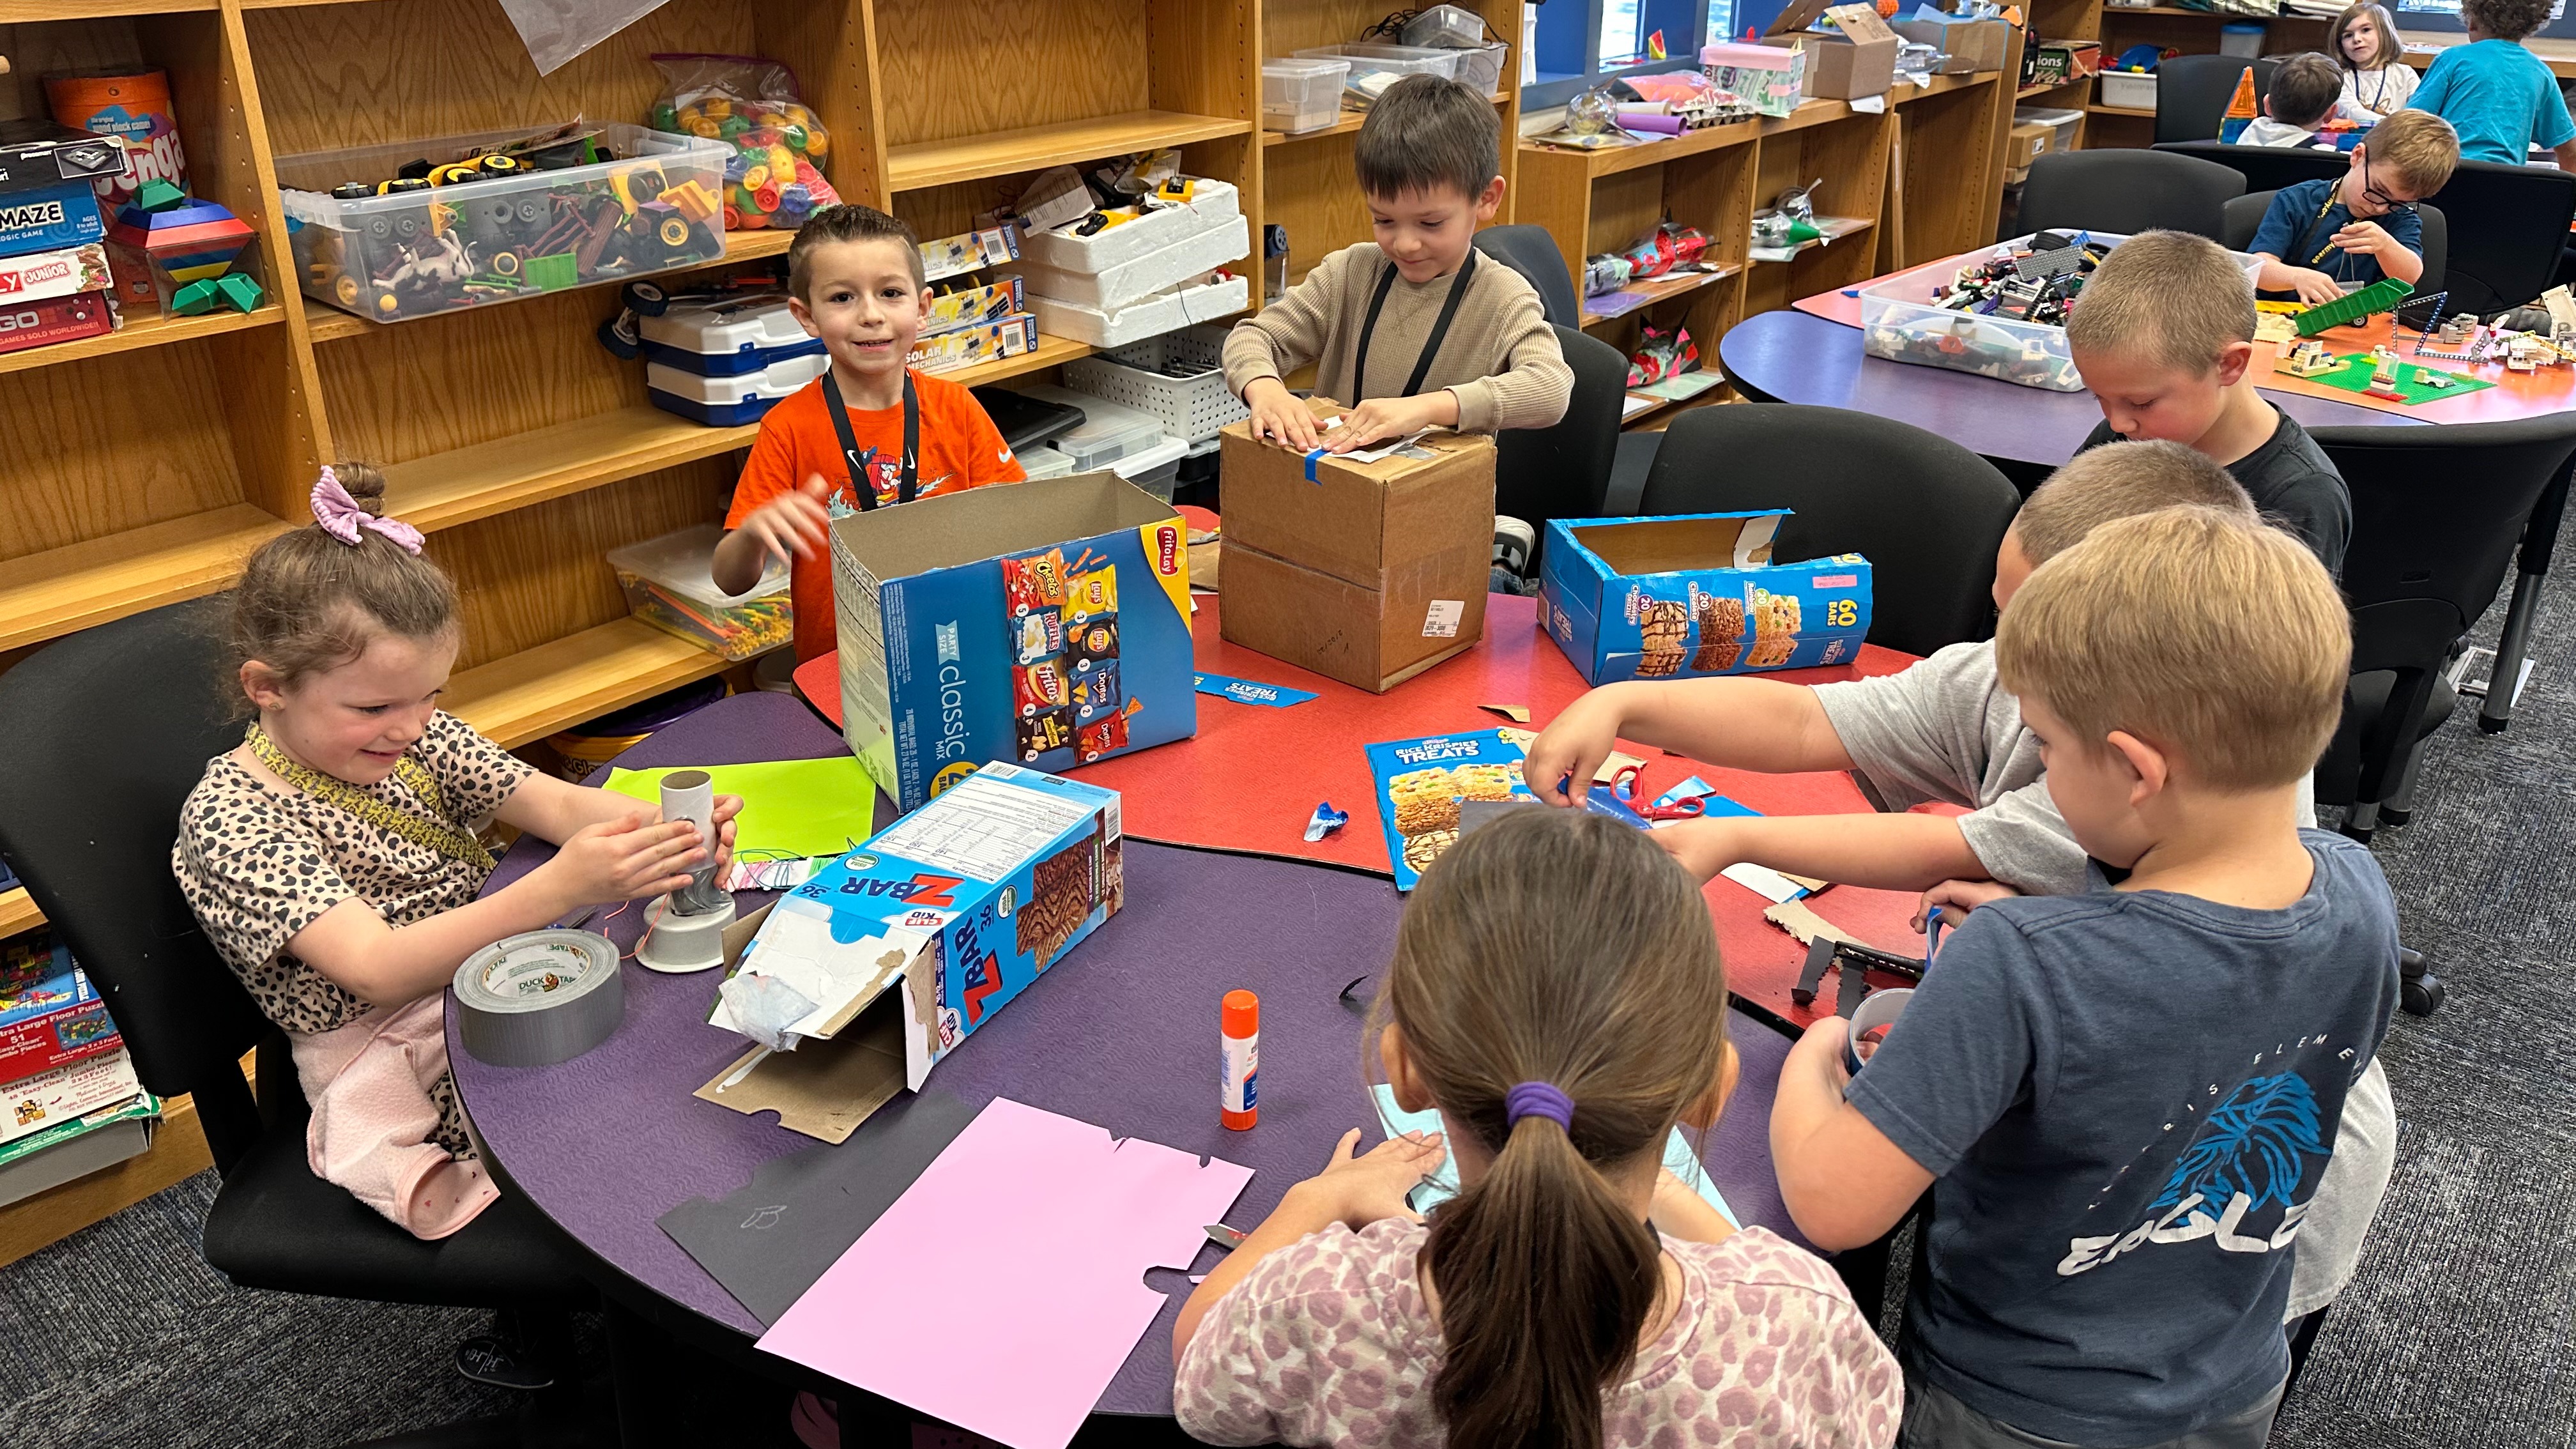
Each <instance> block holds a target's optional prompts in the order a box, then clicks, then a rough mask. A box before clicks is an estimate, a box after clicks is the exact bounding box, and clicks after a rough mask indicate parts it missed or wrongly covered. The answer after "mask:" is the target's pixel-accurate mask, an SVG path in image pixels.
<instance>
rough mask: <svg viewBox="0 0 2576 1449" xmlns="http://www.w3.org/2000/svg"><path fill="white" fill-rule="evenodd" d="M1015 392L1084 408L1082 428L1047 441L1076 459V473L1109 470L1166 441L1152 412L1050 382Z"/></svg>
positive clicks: (1054, 447)
mask: <svg viewBox="0 0 2576 1449" xmlns="http://www.w3.org/2000/svg"><path fill="white" fill-rule="evenodd" d="M1012 391H1014V392H1020V393H1025V394H1027V395H1028V396H1030V397H1033V398H1038V399H1041V400H1043V401H1046V402H1052V403H1066V404H1069V405H1071V406H1073V407H1078V408H1080V409H1082V426H1080V427H1078V428H1075V429H1073V430H1072V431H1071V432H1067V433H1060V434H1058V435H1057V436H1055V437H1054V438H1051V439H1049V440H1048V441H1047V446H1048V447H1050V448H1053V449H1055V450H1056V451H1057V452H1059V453H1062V454H1064V455H1065V456H1066V457H1068V458H1071V459H1072V460H1073V471H1075V472H1076V473H1089V472H1093V471H1095V470H1097V469H1101V468H1107V467H1109V466H1111V465H1112V464H1115V463H1117V462H1119V461H1120V460H1122V459H1124V458H1127V457H1128V456H1130V455H1132V454H1136V453H1141V452H1144V451H1145V450H1146V449H1148V448H1152V447H1157V446H1160V445H1161V443H1162V441H1163V424H1162V421H1161V420H1160V419H1158V418H1156V417H1155V416H1154V415H1153V414H1151V413H1145V412H1139V411H1137V410H1136V409H1134V408H1131V407H1122V406H1120V405H1119V404H1117V403H1114V402H1108V401H1105V400H1103V399H1101V398H1096V397H1093V396H1092V395H1090V394H1089V393H1080V392H1075V391H1074V390H1073V389H1071V388H1065V387H1057V386H1055V385H1053V384H1051V383H1034V384H1032V385H1030V386H1028V387H1021V388H1014V389H1012Z"/></svg>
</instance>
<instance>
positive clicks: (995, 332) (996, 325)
mask: <svg viewBox="0 0 2576 1449" xmlns="http://www.w3.org/2000/svg"><path fill="white" fill-rule="evenodd" d="M1037 347H1038V321H1037V319H1036V318H1035V317H1032V316H1030V315H1029V314H1027V313H1026V312H1020V313H1015V314H1013V315H1011V316H1008V317H1003V318H999V319H997V320H995V321H991V322H986V323H982V324H980V325H977V326H968V327H961V328H959V329H957V330H956V331H954V332H944V333H941V334H940V335H939V336H937V337H924V338H922V339H921V340H920V341H918V342H915V343H914V344H913V345H912V355H911V356H910V357H909V358H907V359H906V361H907V363H909V365H910V366H911V367H912V368H913V369H914V370H916V371H920V372H954V371H955V370H957V369H958V368H961V367H973V366H975V365H976V364H978V363H983V362H999V361H1001V360H1002V359H1003V358H1005V357H1017V356H1019V355H1020V354H1021V353H1023V352H1035V351H1037Z"/></svg>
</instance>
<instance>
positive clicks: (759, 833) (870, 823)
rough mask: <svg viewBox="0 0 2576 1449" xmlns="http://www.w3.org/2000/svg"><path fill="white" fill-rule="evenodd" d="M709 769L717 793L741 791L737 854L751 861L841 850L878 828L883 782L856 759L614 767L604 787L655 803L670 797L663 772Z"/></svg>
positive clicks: (736, 838)
mask: <svg viewBox="0 0 2576 1449" xmlns="http://www.w3.org/2000/svg"><path fill="white" fill-rule="evenodd" d="M685 769H697V770H704V771H706V772H707V773H708V774H709V775H712V776H714V777H715V787H716V793H717V794H719V795H740V796H741V797H742V814H741V815H739V816H737V817H735V820H734V835H733V853H734V854H735V856H737V857H739V858H742V859H747V860H774V859H782V858H788V857H802V856H809V855H838V854H840V853H841V852H842V851H844V850H847V849H849V848H851V847H852V846H855V845H857V844H859V843H860V842H861V841H864V840H866V839H867V838H868V837H869V836H870V835H872V834H874V833H875V820H876V799H877V787H876V783H875V782H874V781H872V780H870V779H869V778H868V777H867V773H866V772H865V771H863V770H861V769H860V768H859V762H858V760H857V758H856V757H854V756H851V755H841V756H839V757H837V758H834V759H828V760H773V761H769V762H766V763H763V764H757V765H673V766H671V767H670V769H664V770H611V771H609V772H608V780H607V783H606V785H605V787H604V788H606V789H610V790H614V791H616V792H617V793H618V794H620V795H629V796H632V797H634V798H635V799H638V800H641V801H643V802H644V803H645V804H647V805H652V806H655V807H659V806H660V805H661V803H662V777H663V776H665V775H668V774H670V773H672V772H673V771H675V770H685Z"/></svg>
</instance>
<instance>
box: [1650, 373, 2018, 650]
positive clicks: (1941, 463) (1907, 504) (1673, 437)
mask: <svg viewBox="0 0 2576 1449" xmlns="http://www.w3.org/2000/svg"><path fill="white" fill-rule="evenodd" d="M2020 506H2021V494H2020V492H2019V491H2018V490H2016V489H2015V488H2014V487H2013V486H2012V483H2011V482H2010V481H2009V480H2007V479H2006V478H2005V477H2004V475H2003V474H2001V473H1998V472H1996V471H1995V467H1994V465H1993V464H1991V463H1989V462H1987V461H1986V460H1985V459H1983V458H1980V457H1978V456H1977V455H1976V454H1974V453H1971V452H1969V451H1968V450H1967V449H1965V448H1962V447H1960V446H1959V445H1958V444H1956V443H1953V442H1951V441H1950V440H1949V439H1947V438H1943V437H1940V436H1938V435H1937V434H1933V433H1927V432H1925V431H1923V430H1922V429H1921V428H1918V427H1915V426H1913V425H1911V424H1909V423H1900V422H1896V421H1893V420H1891V419H1887V418H1880V417H1873V416H1871V415H1869V414H1867V413H1856V412H1848V411H1845V410H1844V409H1841V408H1821V407H1808V406H1805V405H1803V404H1798V403H1743V404H1739V405H1737V406H1733V407H1721V408H1699V409H1696V410H1694V411H1691V412H1687V413H1684V414H1682V415H1681V416H1680V417H1678V418H1676V419H1674V420H1673V425H1672V427H1671V428H1670V429H1668V430H1667V431H1666V432H1665V435H1664V445H1663V447H1662V448H1660V449H1659V450H1657V451H1656V454H1655V464H1654V468H1653V469H1652V471H1650V472H1649V473H1648V474H1647V475H1646V490H1645V496H1644V499H1643V502H1642V505H1641V509H1642V511H1643V512H1645V513H1647V514H1666V513H1732V512H1737V511H1740V510H1743V509H1750V508H1790V509H1795V510H1796V512H1795V514H1794V515H1793V516H1791V517H1790V518H1788V519H1786V520H1784V521H1783V522H1782V524H1781V526H1780V535H1779V538H1778V539H1777V540H1776V541H1775V542H1774V543H1773V545H1772V548H1771V556H1772V557H1773V558H1774V559H1777V560H1780V561H1782V562H1789V561H1794V560H1798V559H1809V558H1823V557H1826V556H1828V555H1831V554H1838V553H1857V554H1863V555H1866V556H1867V557H1868V559H1869V562H1870V571H1871V574H1872V582H1871V587H1870V593H1871V604H1870V626H1869V637H1870V642H1872V643H1874V644H1882V645H1885V646H1886V647H1888V648H1890V649H1901V650H1903V651H1905V652H1906V653H1908V654H1929V653H1931V652H1932V651H1934V650H1936V649H1939V648H1941V647H1942V646H1944V645H1947V644H1958V643H1963V642H1966V641H1969V640H1975V639H1984V638H1987V637H1989V636H1990V635H1992V634H1993V633H1994V626H1995V606H1994V600H1993V598H1992V597H1991V594H1992V591H1993V588H1994V577H1995V546H1996V545H1997V544H2000V543H2002V542H2003V537H2004V529H2005V528H2006V527H2007V526H2009V525H2010V524H2011V523H2012V516H2013V512H2014V510H2015V509H2018V508H2019V507H2020Z"/></svg>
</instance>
